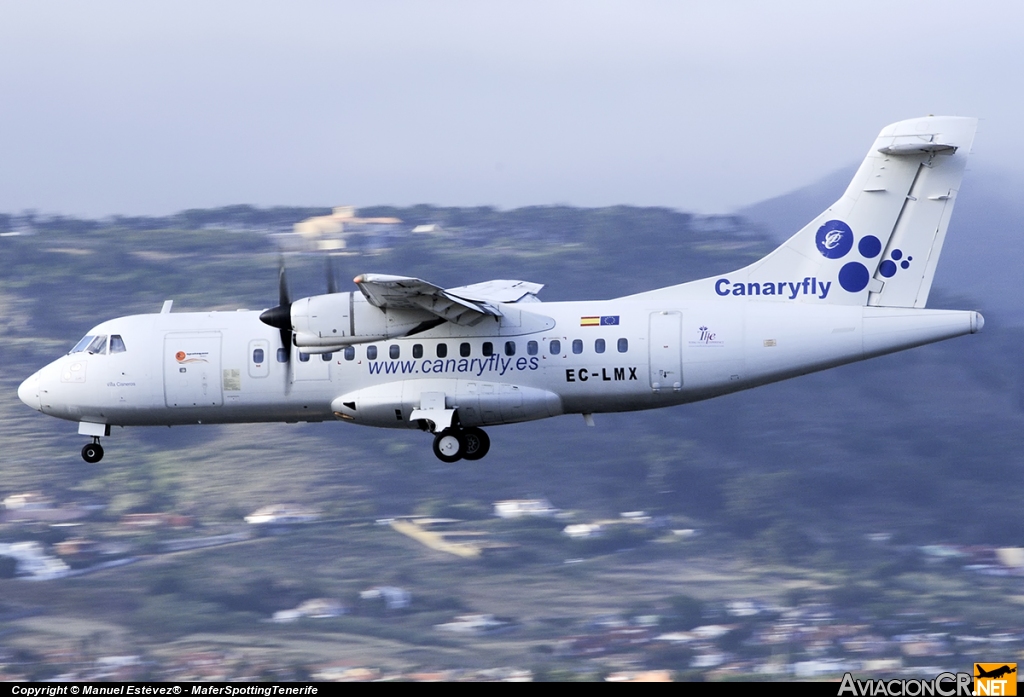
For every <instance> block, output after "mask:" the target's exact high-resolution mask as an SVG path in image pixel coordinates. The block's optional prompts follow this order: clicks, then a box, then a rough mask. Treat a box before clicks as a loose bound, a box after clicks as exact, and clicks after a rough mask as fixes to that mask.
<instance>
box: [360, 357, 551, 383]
mask: <svg viewBox="0 0 1024 697" xmlns="http://www.w3.org/2000/svg"><path fill="white" fill-rule="evenodd" d="M366 367H367V369H368V370H369V371H370V375H430V374H435V373H468V374H470V375H475V376H476V377H480V376H481V375H483V374H484V373H497V374H498V375H504V374H505V373H507V372H509V371H512V370H518V371H524V370H537V369H538V368H539V367H540V361H539V360H537V357H536V356H531V357H530V358H527V357H526V356H521V357H520V358H512V357H507V356H499V355H497V354H492V355H490V356H488V357H487V358H459V359H455V358H447V359H445V358H437V359H433V358H425V359H423V360H421V361H369V362H368V363H367V364H366Z"/></svg>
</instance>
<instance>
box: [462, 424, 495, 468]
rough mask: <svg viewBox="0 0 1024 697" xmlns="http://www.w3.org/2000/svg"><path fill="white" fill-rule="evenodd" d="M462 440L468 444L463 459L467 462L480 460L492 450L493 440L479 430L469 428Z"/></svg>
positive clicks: (464, 432) (463, 434)
mask: <svg viewBox="0 0 1024 697" xmlns="http://www.w3.org/2000/svg"><path fill="white" fill-rule="evenodd" d="M462 439H463V440H464V441H465V442H466V454H465V455H463V456H462V457H464V458H466V459H467V460H479V459H481V458H483V456H484V455H486V454H487V451H488V450H490V449H491V439H490V438H489V437H488V436H487V434H486V433H485V432H484V431H483V430H481V429H479V428H473V427H470V428H467V429H466V430H465V431H463V432H462Z"/></svg>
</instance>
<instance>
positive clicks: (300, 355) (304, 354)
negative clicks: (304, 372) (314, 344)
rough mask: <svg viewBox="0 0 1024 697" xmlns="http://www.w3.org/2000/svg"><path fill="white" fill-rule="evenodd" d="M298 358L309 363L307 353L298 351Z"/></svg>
mask: <svg viewBox="0 0 1024 697" xmlns="http://www.w3.org/2000/svg"><path fill="white" fill-rule="evenodd" d="M299 360H300V361H302V362H303V363H309V354H308V353H303V352H302V351H299Z"/></svg>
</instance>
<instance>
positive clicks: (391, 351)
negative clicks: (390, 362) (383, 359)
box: [388, 344, 402, 358]
mask: <svg viewBox="0 0 1024 697" xmlns="http://www.w3.org/2000/svg"><path fill="white" fill-rule="evenodd" d="M388 355H389V356H391V357H392V358H398V357H399V356H400V355H402V349H401V348H400V347H399V346H398V344H391V346H389V347H388Z"/></svg>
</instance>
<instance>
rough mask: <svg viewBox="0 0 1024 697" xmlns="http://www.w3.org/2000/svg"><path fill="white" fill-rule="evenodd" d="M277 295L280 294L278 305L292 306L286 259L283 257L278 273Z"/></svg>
mask: <svg viewBox="0 0 1024 697" xmlns="http://www.w3.org/2000/svg"><path fill="white" fill-rule="evenodd" d="M277 294H278V300H279V302H278V305H282V306H284V305H291V304H292V303H291V300H290V298H289V293H288V278H287V277H286V276H285V272H284V257H281V261H280V270H279V271H278V273H277Z"/></svg>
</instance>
